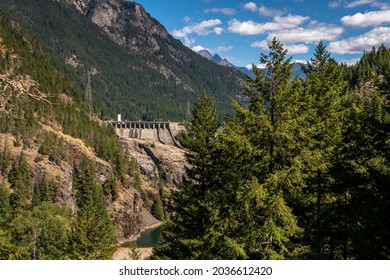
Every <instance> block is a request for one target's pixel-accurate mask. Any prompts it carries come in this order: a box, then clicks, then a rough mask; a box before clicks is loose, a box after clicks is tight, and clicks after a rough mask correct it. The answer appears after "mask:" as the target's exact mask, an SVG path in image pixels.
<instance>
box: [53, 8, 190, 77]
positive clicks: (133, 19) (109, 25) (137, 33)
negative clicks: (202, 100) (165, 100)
mask: <svg viewBox="0 0 390 280" xmlns="http://www.w3.org/2000/svg"><path fill="white" fill-rule="evenodd" d="M54 1H58V2H62V3H64V4H66V5H73V6H74V7H76V9H77V10H78V11H80V12H81V13H82V14H84V15H85V16H87V17H88V18H90V20H91V21H92V22H94V23H95V24H96V25H98V26H99V27H101V28H102V29H103V30H104V31H105V32H106V33H107V34H108V35H109V36H110V37H111V39H112V40H113V41H115V42H116V43H117V44H119V45H121V46H126V47H128V48H129V49H131V50H133V51H135V52H137V53H139V54H141V55H143V56H144V57H146V58H147V57H148V56H150V55H152V54H156V53H157V52H159V51H160V50H161V48H162V46H161V45H163V44H164V45H168V51H169V54H170V55H171V56H172V57H173V58H174V59H175V60H183V59H184V61H186V60H187V61H188V60H189V58H187V59H186V58H185V57H186V56H185V54H184V53H183V52H182V51H180V50H178V49H176V48H174V47H173V46H172V42H171V40H172V37H170V35H169V33H168V32H167V30H166V29H165V28H164V27H163V26H162V25H161V24H160V23H159V22H158V21H156V20H155V19H153V18H152V17H151V16H150V15H149V14H148V13H147V12H146V11H145V9H144V8H143V7H142V6H141V5H140V4H138V3H135V2H131V1H123V0H54ZM149 66H152V67H153V68H155V69H159V70H160V72H161V73H163V74H164V75H165V76H167V78H168V77H174V76H175V75H174V73H173V71H172V70H171V69H167V68H166V67H163V65H155V64H154V63H153V64H152V63H149ZM167 73H168V74H167Z"/></svg>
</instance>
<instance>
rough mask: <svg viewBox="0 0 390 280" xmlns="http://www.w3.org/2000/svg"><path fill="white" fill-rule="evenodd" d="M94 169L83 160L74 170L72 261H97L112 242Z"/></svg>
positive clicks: (103, 201)
mask: <svg viewBox="0 0 390 280" xmlns="http://www.w3.org/2000/svg"><path fill="white" fill-rule="evenodd" d="M95 176H96V175H95V168H94V166H93V165H92V163H90V162H89V161H88V159H86V158H85V157H83V158H82V159H81V161H80V164H79V167H78V168H76V169H75V170H74V175H73V186H74V188H75V189H76V204H77V221H76V223H75V225H74V228H73V233H72V253H73V257H74V258H76V259H99V258H103V257H105V255H104V253H105V251H106V250H107V249H108V248H109V247H110V246H111V244H112V243H113V242H114V240H115V236H114V228H113V225H112V222H111V218H110V215H109V213H108V210H107V205H106V201H105V198H104V194H103V189H102V187H101V186H100V185H99V184H98V183H97V182H96V178H95Z"/></svg>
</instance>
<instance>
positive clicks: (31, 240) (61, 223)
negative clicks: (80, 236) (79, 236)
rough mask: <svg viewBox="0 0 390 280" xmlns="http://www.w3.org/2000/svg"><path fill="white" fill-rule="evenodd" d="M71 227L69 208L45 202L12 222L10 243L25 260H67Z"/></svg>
mask: <svg viewBox="0 0 390 280" xmlns="http://www.w3.org/2000/svg"><path fill="white" fill-rule="evenodd" d="M71 225H72V213H71V211H70V209H69V208H67V207H61V208H60V207H57V206H55V205H54V204H52V203H51V202H45V203H42V204H41V205H39V206H38V207H34V209H32V210H30V211H26V212H23V213H21V214H20V215H19V216H18V217H17V218H16V219H15V220H14V221H13V228H12V239H11V240H12V243H13V244H15V245H16V246H17V247H18V250H19V252H20V253H21V256H20V257H21V258H23V259H41V260H59V259H67V258H69V255H68V251H69V248H68V246H69V241H70V236H71Z"/></svg>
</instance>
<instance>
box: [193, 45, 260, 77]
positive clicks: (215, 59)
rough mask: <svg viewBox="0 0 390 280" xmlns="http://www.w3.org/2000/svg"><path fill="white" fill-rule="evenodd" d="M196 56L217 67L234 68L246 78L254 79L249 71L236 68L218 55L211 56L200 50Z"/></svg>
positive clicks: (206, 51) (244, 68) (243, 68)
mask: <svg viewBox="0 0 390 280" xmlns="http://www.w3.org/2000/svg"><path fill="white" fill-rule="evenodd" d="M197 54H199V55H200V56H203V57H204V58H206V59H208V60H210V61H212V62H214V63H215V64H217V65H221V66H224V67H231V68H235V69H237V70H239V71H240V72H242V73H243V74H245V75H246V76H248V77H250V78H252V79H254V78H255V74H253V72H252V71H251V70H249V69H247V68H246V67H239V66H236V65H234V64H233V63H231V62H230V61H228V60H227V59H226V58H222V57H220V56H219V55H218V54H214V55H212V54H211V53H210V52H209V51H208V50H200V51H198V52H197Z"/></svg>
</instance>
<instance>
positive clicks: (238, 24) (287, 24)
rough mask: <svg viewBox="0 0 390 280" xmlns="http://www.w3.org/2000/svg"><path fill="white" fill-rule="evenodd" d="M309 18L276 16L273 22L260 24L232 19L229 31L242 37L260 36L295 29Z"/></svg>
mask: <svg viewBox="0 0 390 280" xmlns="http://www.w3.org/2000/svg"><path fill="white" fill-rule="evenodd" d="M308 19H309V17H304V16H300V15H291V14H290V15H287V16H284V17H282V16H276V17H274V20H273V22H262V23H258V22H255V21H252V20H248V21H239V20H237V19H231V20H230V21H229V31H231V32H233V33H238V34H240V35H258V34H264V33H266V32H267V31H274V30H281V29H287V28H294V27H297V26H299V25H301V24H302V23H304V22H305V21H307V20H308Z"/></svg>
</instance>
